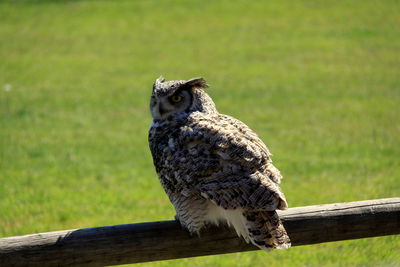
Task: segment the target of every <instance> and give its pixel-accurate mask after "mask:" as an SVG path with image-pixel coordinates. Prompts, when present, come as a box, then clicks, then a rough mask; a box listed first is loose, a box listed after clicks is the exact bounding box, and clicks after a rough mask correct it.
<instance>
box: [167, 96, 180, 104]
mask: <svg viewBox="0 0 400 267" xmlns="http://www.w3.org/2000/svg"><path fill="white" fill-rule="evenodd" d="M169 99H170V101H171V102H172V103H179V102H181V101H182V100H183V96H180V95H173V96H171V97H170V98H169Z"/></svg>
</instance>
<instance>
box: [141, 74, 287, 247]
mask: <svg viewBox="0 0 400 267" xmlns="http://www.w3.org/2000/svg"><path fill="white" fill-rule="evenodd" d="M206 87H207V84H206V82H205V81H204V79H202V78H196V79H191V80H188V81H185V80H179V81H169V82H165V81H164V79H163V78H159V79H157V80H156V82H155V83H154V86H153V93H152V97H151V103H150V109H151V112H152V116H153V123H152V125H151V127H150V131H149V144H150V149H151V152H152V155H153V160H154V165H155V168H156V171H157V173H158V176H159V179H160V182H161V184H162V186H163V187H164V189H165V191H166V193H167V195H168V196H169V198H170V200H171V202H172V204H173V205H174V207H175V210H176V213H177V218H178V219H179V221H180V223H181V224H182V226H183V227H185V228H186V229H187V230H188V231H189V232H191V233H199V232H200V230H201V229H202V228H203V227H205V226H206V225H207V224H208V223H215V224H218V223H219V222H224V221H226V222H227V223H228V224H229V225H232V226H233V227H234V228H235V230H236V231H237V233H238V235H239V236H243V238H245V240H246V241H247V242H249V241H250V242H252V243H253V244H255V245H257V246H258V247H260V248H261V249H264V250H269V249H271V248H279V249H282V248H288V247H289V246H290V240H289V237H288V235H287V233H286V231H285V229H284V227H283V225H282V223H281V221H280V220H279V217H278V214H277V213H276V210H277V209H286V208H287V203H286V199H285V196H284V194H283V193H282V191H281V190H280V188H279V183H280V180H281V174H280V172H279V170H278V169H277V168H275V167H274V166H273V165H272V160H271V158H270V156H271V153H270V152H269V150H268V148H267V147H266V146H265V144H264V143H263V142H262V141H261V140H260V139H259V137H258V136H257V134H256V133H255V132H254V131H252V130H251V129H250V128H249V127H248V126H247V125H245V124H244V123H242V122H241V121H239V120H237V119H235V118H232V117H230V116H227V115H223V114H220V113H218V111H217V109H216V108H215V105H214V102H213V101H212V100H211V98H210V97H209V96H208V95H207V94H206V92H205V91H204V88H206Z"/></svg>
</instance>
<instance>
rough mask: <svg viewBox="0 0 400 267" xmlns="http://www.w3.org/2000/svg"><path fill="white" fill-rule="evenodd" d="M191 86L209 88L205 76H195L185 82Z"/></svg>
mask: <svg viewBox="0 0 400 267" xmlns="http://www.w3.org/2000/svg"><path fill="white" fill-rule="evenodd" d="M185 85H186V86H189V87H198V88H207V87H208V84H207V82H206V80H204V79H203V78H193V79H190V80H188V81H187V82H186V83H185Z"/></svg>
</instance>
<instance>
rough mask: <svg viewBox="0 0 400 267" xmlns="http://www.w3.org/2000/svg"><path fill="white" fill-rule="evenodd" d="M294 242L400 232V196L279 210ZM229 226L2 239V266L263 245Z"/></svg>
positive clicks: (132, 259)
mask: <svg viewBox="0 0 400 267" xmlns="http://www.w3.org/2000/svg"><path fill="white" fill-rule="evenodd" d="M279 214H280V216H281V219H282V221H283V223H284V225H285V228H286V230H287V232H288V234H289V236H290V238H291V241H292V245H293V246H299V245H307V244H316V243H322V242H330V241H338V240H347V239H357V238H364V237H373V236H383V235H393V234H399V233H400V198H388V199H378V200H367V201H358V202H348V203H337V204H327V205H317V206H307V207H298V208H291V209H288V210H286V211H281V212H279ZM257 249H258V248H257V247H255V246H253V245H251V244H247V243H246V242H245V241H244V240H243V239H241V238H238V237H237V235H236V233H235V231H234V230H232V229H230V228H228V227H227V226H221V227H210V228H208V229H206V230H205V231H203V232H202V233H201V235H200V237H198V236H190V235H189V234H188V233H187V232H186V231H184V230H182V229H181V227H180V226H179V223H177V222H176V221H162V222H149V223H137V224H124V225H115V226H106V227H95V228H87V229H77V230H65V231H56V232H48V233H41V234H32V235H25V236H16V237H7V238H1V239H0V266H76V265H85V266H104V265H117V264H127V263H137V262H146V261H156V260H166V259H177V258H184V257H194V256H204V255H215V254H223V253H232V252H240V251H249V250H257Z"/></svg>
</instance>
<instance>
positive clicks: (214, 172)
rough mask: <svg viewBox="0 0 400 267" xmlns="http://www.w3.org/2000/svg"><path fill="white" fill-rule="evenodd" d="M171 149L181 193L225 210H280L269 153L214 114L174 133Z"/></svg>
mask: <svg viewBox="0 0 400 267" xmlns="http://www.w3.org/2000/svg"><path fill="white" fill-rule="evenodd" d="M176 137H177V138H174V139H172V141H171V145H172V147H175V146H179V147H180V149H179V150H177V151H179V152H178V153H175V157H176V159H175V162H179V168H180V169H181V170H182V171H183V173H181V175H182V174H183V177H181V179H182V181H184V182H185V183H186V185H185V188H188V190H190V189H191V188H193V189H194V190H197V191H198V192H199V193H200V194H201V195H202V196H203V197H205V198H207V199H210V200H212V201H213V202H214V203H216V204H217V205H219V206H221V207H223V208H227V209H235V208H238V207H239V208H245V209H250V210H275V209H285V208H286V207H287V203H286V200H285V196H284V195H283V193H282V192H281V190H280V188H279V186H278V184H279V182H280V179H281V175H280V172H279V170H278V169H276V168H275V167H274V166H273V165H272V161H271V159H270V152H269V150H268V149H267V147H266V146H265V144H264V143H263V142H262V141H261V140H260V139H259V138H258V136H257V135H256V134H255V133H254V132H253V131H252V130H251V129H250V128H249V127H248V126H246V125H245V124H244V123H242V122H240V121H238V120H236V119H234V118H232V117H229V116H226V115H220V114H215V115H214V114H213V115H204V114H202V115H197V117H196V118H192V119H191V120H189V123H188V124H187V125H186V126H184V127H181V128H180V131H179V137H178V136H176Z"/></svg>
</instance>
